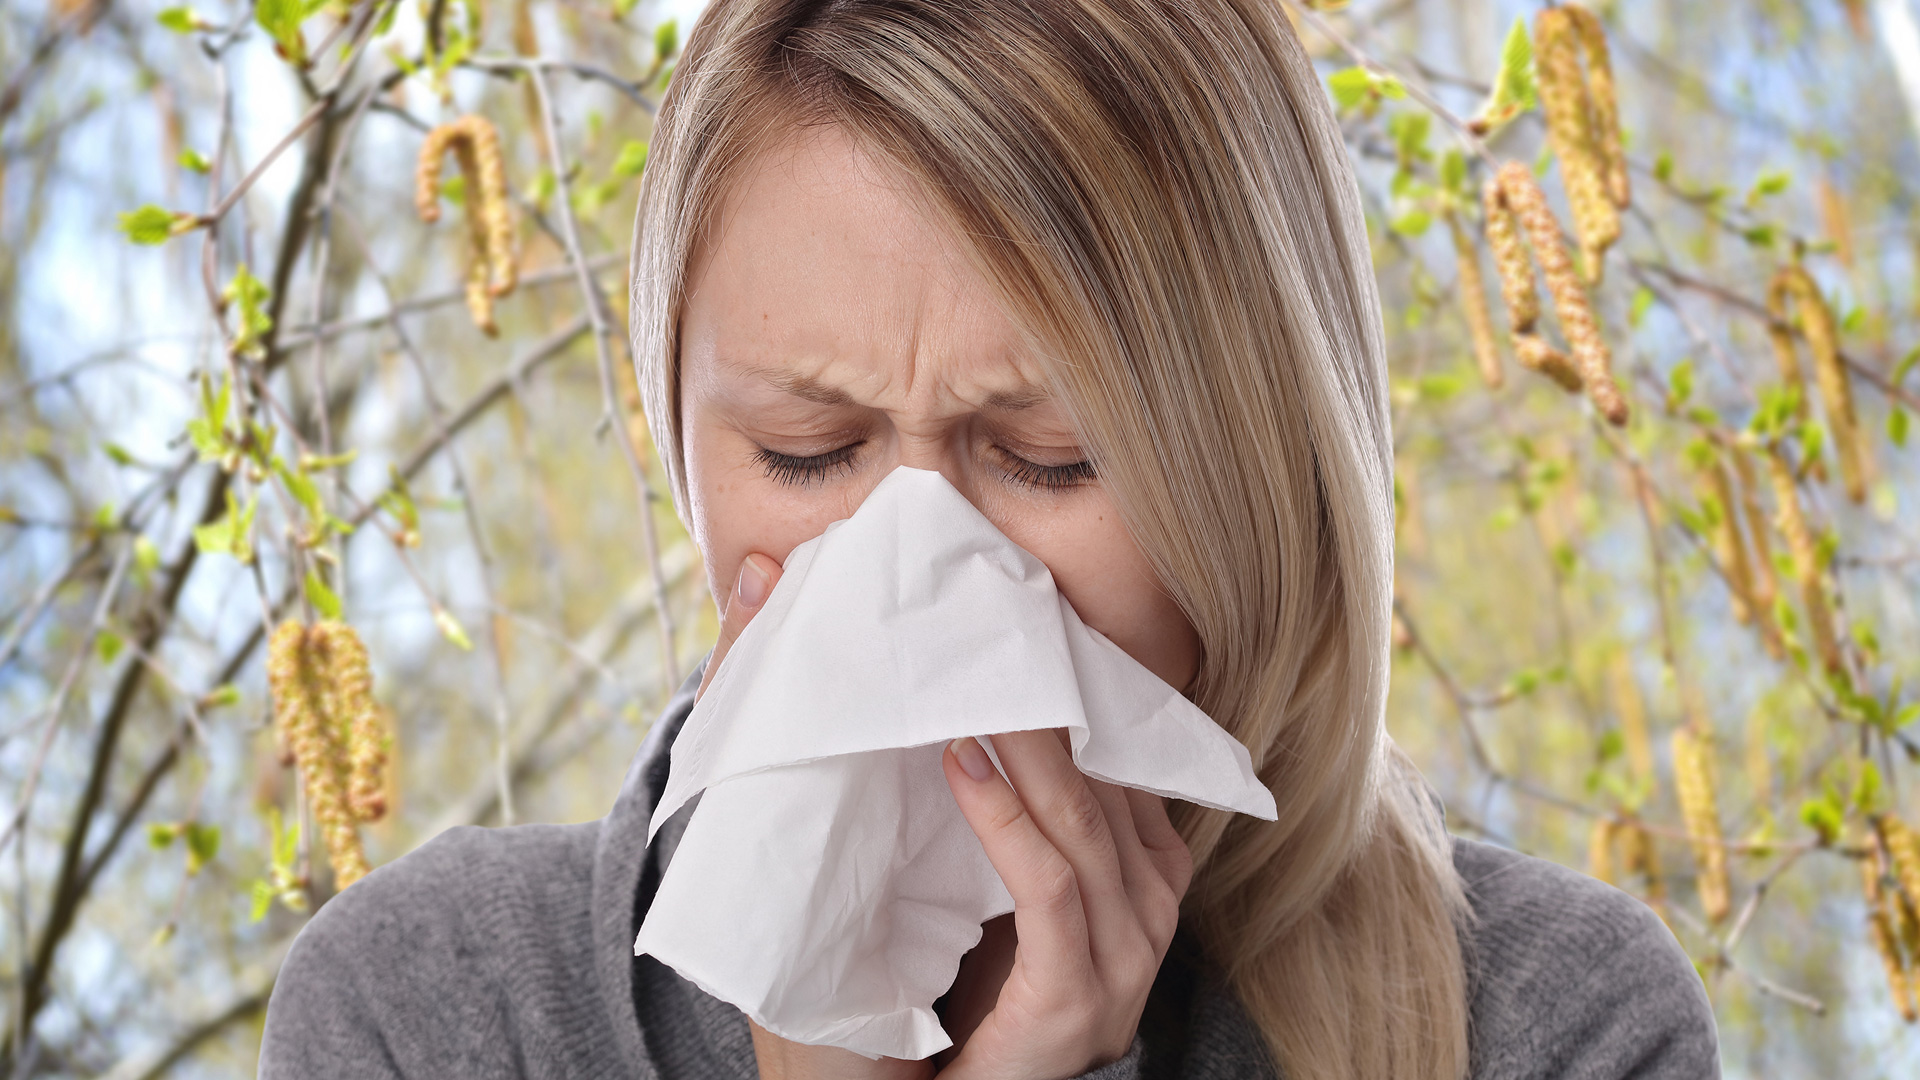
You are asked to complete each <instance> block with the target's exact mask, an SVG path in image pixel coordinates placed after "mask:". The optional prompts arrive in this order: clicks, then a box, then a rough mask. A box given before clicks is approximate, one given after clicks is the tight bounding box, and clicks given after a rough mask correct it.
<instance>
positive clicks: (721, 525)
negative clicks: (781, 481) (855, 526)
mask: <svg viewBox="0 0 1920 1080" xmlns="http://www.w3.org/2000/svg"><path fill="white" fill-rule="evenodd" d="M685 439H686V443H685V452H686V463H687V495H688V500H687V503H688V505H687V509H688V514H689V517H691V519H692V521H691V523H690V524H691V525H692V532H693V540H694V543H695V544H696V545H698V546H699V548H700V556H701V559H702V560H703V561H704V563H705V565H706V568H707V584H708V586H709V587H710V588H711V589H712V590H713V596H714V601H715V603H716V604H718V605H719V607H720V609H721V611H722V612H723V613H724V612H725V610H726V599H727V594H728V592H729V591H730V590H731V589H732V588H733V583H734V579H735V578H736V577H738V575H739V573H740V563H741V562H742V561H743V560H744V559H746V557H747V556H748V555H751V554H753V553H755V552H758V553H760V554H762V555H766V556H768V557H770V558H772V559H773V560H774V561H776V562H779V563H781V564H783V565H784V564H785V563H786V561H787V556H788V554H790V553H791V552H792V551H793V549H794V548H795V547H797V546H799V545H800V544H801V543H803V542H805V541H807V540H811V539H813V538H814V537H816V536H818V535H820V533H821V532H823V531H824V530H825V529H826V527H827V526H828V525H829V524H831V523H832V522H834V521H837V520H839V519H841V518H844V517H846V516H848V515H849V514H851V513H852V512H853V509H854V505H857V503H858V497H857V496H856V497H855V498H854V500H853V505H848V504H847V503H846V501H845V500H842V499H822V498H820V497H819V496H818V494H817V493H816V494H813V495H808V494H806V493H804V492H799V491H796V492H795V493H794V494H788V493H786V492H784V491H783V490H782V489H780V488H779V487H778V486H777V485H775V484H772V483H769V482H768V480H767V478H766V476H765V472H764V470H763V469H762V468H761V467H760V466H759V465H757V464H755V463H754V461H753V460H752V453H753V447H752V446H751V444H750V443H749V442H748V441H747V440H745V439H744V438H743V437H742V436H741V435H740V434H739V433H738V432H737V431H734V430H732V429H731V428H727V427H724V426H715V425H713V424H707V423H702V422H701V421H700V420H699V419H698V418H697V417H690V418H689V422H688V426H687V431H686V435H685Z"/></svg>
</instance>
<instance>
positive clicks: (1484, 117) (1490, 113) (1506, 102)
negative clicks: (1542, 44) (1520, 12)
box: [1473, 17, 1537, 133]
mask: <svg viewBox="0 0 1920 1080" xmlns="http://www.w3.org/2000/svg"><path fill="white" fill-rule="evenodd" d="M1536 97H1537V92H1536V89H1535V87H1534V81H1533V41H1532V40H1531V39H1530V38H1528V37H1527V22H1526V19H1525V18H1521V17H1516V18H1515V19H1514V20H1513V26H1512V27H1511V28H1509V29H1508V30H1507V40H1506V41H1505V42H1504V43H1503V44H1502V45H1501V46H1500V71H1499V73H1498V74H1496V75H1495V76H1494V78H1493V90H1492V92H1491V93H1489V94H1488V95H1487V101H1486V104H1484V105H1482V106H1480V113H1479V115H1477V116H1475V117H1474V118H1473V127H1474V128H1475V130H1478V131H1482V132H1485V133H1492V132H1494V131H1498V130H1499V129H1500V128H1502V127H1505V126H1506V125H1507V124H1508V123H1510V122H1511V121H1512V120H1513V118H1514V117H1516V116H1519V115H1520V114H1521V113H1524V112H1526V111H1527V110H1529V109H1531V108H1533V107H1534V103H1535V99H1536Z"/></svg>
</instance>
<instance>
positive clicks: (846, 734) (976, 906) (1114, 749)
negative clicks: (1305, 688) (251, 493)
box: [634, 466, 1275, 1058]
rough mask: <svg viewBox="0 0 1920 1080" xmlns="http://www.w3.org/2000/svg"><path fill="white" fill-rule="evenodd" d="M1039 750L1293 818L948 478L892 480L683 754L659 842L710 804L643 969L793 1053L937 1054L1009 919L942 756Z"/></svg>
mask: <svg viewBox="0 0 1920 1080" xmlns="http://www.w3.org/2000/svg"><path fill="white" fill-rule="evenodd" d="M1039 728H1066V729H1067V730H1068V734H1069V737H1070V743H1071V747H1072V752H1073V759H1074V762H1075V763H1076V764H1077V765H1078V766H1079V767H1080V769H1081V771H1082V772H1084V773H1086V774H1087V775H1089V776H1093V777H1098V778H1100V779H1102V780H1107V781H1109V782H1111V783H1115V784H1123V785H1126V786H1129V787H1136V788H1142V789H1145V790H1147V791H1152V792H1156V793H1158V794H1161V795H1166V796H1170V797H1173V798H1179V799H1185V800H1187V801H1190V802H1195V803H1199V804H1201V805H1203V806H1210V807H1215V808H1217V809H1225V810H1237V811H1240V812H1242V813H1249V814H1253V815H1255V816H1257V817H1262V818H1266V819H1268V820H1272V819H1273V818H1274V816H1275V808H1274V803H1273V796H1272V794H1271V793H1270V792H1268V791H1267V789H1266V788H1265V787H1264V786H1263V785H1262V784H1261V783H1260V782H1259V780H1258V779H1257V778H1256V777H1255V776H1254V774H1253V767H1252V762H1251V760H1250V759H1249V758H1248V756H1247V751H1246V748H1245V747H1243V746H1241V745H1240V744H1239V743H1238V742H1237V741H1235V740H1234V739H1233V738H1232V737H1231V736H1229V735H1228V734H1227V733H1226V732H1225V731H1223V730H1222V729H1221V728H1220V727H1219V726H1218V725H1217V724H1215V723H1214V722H1213V721H1212V720H1211V719H1209V718H1208V717H1207V715H1206V714H1205V713H1203V712H1201V711H1200V710H1199V709H1198V708H1196V707H1195V706H1194V705H1193V703H1192V702H1189V701H1188V700H1187V699H1186V698H1184V697H1182V696H1181V695H1180V693H1179V692H1178V691H1176V690H1175V689H1174V688H1173V687H1171V686H1168V685H1167V684H1166V683H1165V682H1163V681H1161V680H1160V679H1159V678H1158V677H1157V676H1155V675H1154V674H1153V673H1152V672H1151V671H1149V670H1147V669H1146V668H1145V667H1143V666H1141V665H1140V664H1139V663H1138V662H1136V661H1135V660H1134V659H1133V658H1131V657H1129V656H1128V655H1127V654H1126V653H1125V652H1123V651H1121V649H1120V648H1119V647H1118V646H1116V645H1114V644H1113V643H1112V642H1111V641H1109V640H1107V639H1106V638H1105V637H1103V636H1101V635H1100V634H1099V633H1098V632H1097V631H1095V630H1093V629H1091V628H1089V627H1088V626H1086V625H1085V624H1084V623H1082V622H1081V621H1080V619H1079V617H1078V616H1077V615H1076V614H1074V611H1073V608H1072V607H1071V606H1069V605H1068V603H1067V601H1066V598H1065V597H1063V596H1061V595H1060V594H1059V592H1058V590H1056V589H1055V588H1054V585H1053V577H1052V575H1051V574H1049V573H1048V572H1047V568H1046V566H1045V565H1044V564H1042V563H1041V562H1040V560H1038V559H1036V558H1034V557H1033V556H1032V555H1030V554H1028V553H1027V552H1026V551H1025V550H1023V549H1022V548H1020V547H1019V546H1018V545H1016V544H1015V543H1013V541H1011V540H1009V539H1007V537H1006V536H1005V535H1004V534H1002V533H1001V532H1000V531H999V530H998V529H997V528H995V527H994V525H993V523H992V522H990V521H988V520H987V519H986V518H985V517H984V516H982V515H981V514H980V512H979V511H977V510H975V509H974V508H973V505H972V504H971V503H969V502H967V500H966V498H965V497H964V496H963V495H961V494H960V493H959V492H958V491H957V490H955V489H954V487H953V486H952V485H951V484H949V483H948V482H947V481H946V479H945V478H944V477H942V476H941V475H940V474H939V473H937V472H929V471H925V470H921V469H911V468H906V467H904V466H903V467H901V468H899V469H896V470H894V472H893V473H892V474H891V475H889V476H888V477H887V478H886V479H885V480H883V481H881V483H880V484H879V486H877V487H875V488H874V490H873V491H872V493H871V494H869V495H868V496H867V498H866V501H865V502H863V503H862V504H861V505H860V508H859V510H858V511H857V512H855V514H854V515H853V516H852V517H851V518H848V519H846V520H844V521H836V522H834V523H833V524H832V525H829V526H827V530H826V532H824V533H822V534H821V535H820V536H818V537H816V538H814V539H812V540H809V541H807V542H806V543H804V544H801V545H800V546H798V547H796V548H794V549H793V552H792V553H791V554H790V555H789V556H788V557H787V561H786V565H785V568H784V571H783V573H782V576H781V578H780V583H779V585H778V586H776V587H775V588H774V590H773V592H772V594H771V595H770V596H768V598H767V600H766V603H765V605H764V606H763V607H762V608H761V610H760V612H759V613H758V614H757V615H755V616H754V618H753V621H752V622H750V623H749V624H748V625H747V628H746V630H745V631H744V632H742V633H741V635H740V637H739V639H738V640H737V641H735V642H734V645H733V648H732V649H731V650H730V651H729V652H728V653H727V656H726V658H725V660H724V661H723V662H722V663H721V665H720V669H719V670H718V671H717V672H715V674H714V677H713V681H712V683H711V684H709V685H708V687H707V689H706V691H705V693H703V694H702V695H701V698H700V700H699V702H698V703H696V704H695V706H694V708H693V712H692V714H691V715H689V716H688V718H687V721H686V726H685V728H683V729H682V730H681V732H680V734H679V737H678V738H677V739H676V740H675V741H674V744H673V750H672V757H671V768H670V770H669V775H668V780H667V787H666V791H665V792H664V793H663V794H662V797H661V800H660V806H659V809H658V810H657V811H656V812H655V813H654V815H653V818H652V821H651V823H650V824H649V826H648V839H649V840H651V839H652V834H653V832H654V831H656V830H658V828H659V827H660V823H661V822H663V821H665V820H666V819H667V818H668V817H669V816H671V815H672V814H673V812H674V811H675V810H677V809H679V808H680V807H681V806H682V805H684V804H685V803H686V802H687V800H689V799H691V798H692V797H693V796H694V795H696V794H700V796H701V797H700V802H699V804H698V805H697V806H696V807H695V808H694V811H693V816H692V819H691V820H690V821H689V822H688V824H687V829H686V833H685V835H683V836H682V837H681V839H680V842H679V845H678V847H676V848H675V850H674V854H673V858H672V860H671V861H670V862H669V863H668V866H667V872H666V874H665V876H664V878H663V880H662V881H661V883H660V887H659V890H658V892H657V893H656V895H655V896H654V898H653V902H652V904H651V905H650V906H649V908H648V910H647V916H646V919H645V921H644V922H643V923H642V924H641V927H640V934H639V937H638V938H637V939H636V940H635V941H634V954H635V955H639V954H641V953H648V954H651V955H653V956H654V957H656V958H658V959H659V960H660V961H661V962H663V963H665V964H667V965H668V966H670V967H672V968H673V969H674V970H675V971H677V972H679V973H680V974H681V975H682V976H683V977H685V978H686V979H688V980H689V981H691V982H693V983H694V984H695V985H697V986H699V987H701V988H702V989H703V990H705V991H706V992H708V993H710V994H712V995H714V996H715V997H718V998H720V999H721V1000H723V1001H727V1002H729V1003H731V1004H733V1005H734V1006H736V1007H738V1008H739V1009H740V1010H741V1011H742V1012H744V1013H746V1014H747V1015H748V1016H750V1017H752V1018H753V1020H754V1021H755V1022H757V1023H758V1024H760V1026H762V1027H764V1028H766V1029H767V1030H768V1031H771V1032H773V1033H774V1034H776V1035H780V1036H781V1037H783V1038H787V1039H791V1040H794V1041H796V1042H802V1043H811V1044H825V1045H831V1046H838V1047H843V1048H845V1049H848V1050H852V1051H855V1052H856V1053H860V1054H864V1055H866V1056H868V1057H879V1056H885V1057H898V1058H924V1057H928V1056H930V1055H932V1054H934V1053H936V1052H938V1051H940V1050H943V1049H945V1048H946V1047H948V1046H950V1045H952V1041H951V1040H950V1039H949V1038H948V1037H947V1034H946V1032H945V1031H944V1030H943V1029H942V1028H941V1026H940V1021H939V1018H938V1017H937V1016H936V1015H935V1014H934V1012H933V1009H932V1005H933V1002H934V1001H935V1000H936V999H937V998H939V996H940V995H941V994H943V993H945V992H946V991H947V988H948V987H949V986H951V985H952V983H953V978H954V975H955V974H956V973H957V972H958V970H959V966H960V959H961V957H962V956H963V955H965V954H966V952H967V950H969V949H971V948H973V946H974V945H976V944H978V942H979V940H980V926H981V924H982V923H984V922H986V921H987V920H988V919H990V918H993V917H994V916H996V915H1002V914H1005V913H1006V912H1009V911H1012V910H1013V901H1012V899H1011V898H1010V897H1009V896H1008V895H1007V891H1006V887H1005V886H1004V885H1003V884H1002V883H1001V881H1000V877H999V875H998V874H997V873H996V872H995V871H994V869H993V866H992V864H991V863H989V862H988V861H987V857H986V853H985V851H984V850H983V849H982V848H981V846H980V841H979V840H978V839H977V838H976V837H975V836H974V834H973V831H972V829H971V828H969V827H968V825H967V822H966V819H965V817H963V816H962V815H961V813H960V809H959V807H958V806H957V805H956V804H955V803H954V801H953V794H952V792H951V790H950V789H949V788H948V786H947V781H946V777H945V775H944V773H943V772H942V770H941V764H940V762H941V754H942V753H943V751H944V748H945V746H946V744H947V743H948V742H949V741H951V740H953V739H956V738H960V737H962V736H969V735H972V736H981V735H991V734H995V733H999V732H1008V731H1025V730H1033V729H1039ZM983 741H984V740H983ZM702 792H704V794H701V793H702Z"/></svg>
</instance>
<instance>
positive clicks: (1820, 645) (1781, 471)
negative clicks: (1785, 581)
mask: <svg viewBox="0 0 1920 1080" xmlns="http://www.w3.org/2000/svg"><path fill="white" fill-rule="evenodd" d="M1767 470H1768V472H1769V474H1770V475H1771V477H1772V480H1773V501H1774V502H1775V503H1778V504H1779V505H1778V507H1777V508H1776V510H1775V513H1776V515H1777V516H1776V517H1775V519H1774V524H1775V525H1776V526H1778V528H1779V529H1780V535H1781V537H1782V538H1783V539H1785V540H1786V542H1787V554H1788V556H1789V557H1790V558H1791V559H1792V560H1793V576H1794V578H1795V580H1796V581H1798V582H1799V585H1800V602H1801V604H1802V605H1803V606H1805V608H1806V609H1807V628H1808V632H1809V633H1811V634H1812V635H1813V645H1814V652H1815V654H1816V655H1817V656H1819V658H1820V662H1821V664H1822V665H1824V666H1825V667H1826V669H1827V671H1829V672H1832V673H1835V674H1838V673H1841V672H1844V671H1845V670H1846V666H1845V664H1844V663H1843V662H1842V660H1841V657H1840V642H1839V639H1838V638H1837V637H1835V635H1834V631H1833V610H1832V608H1830V607H1829V606H1828V604H1827V589H1826V584H1825V582H1824V581H1823V571H1822V568H1821V566H1820V552H1819V547H1818V545H1816V544H1815V543H1814V539H1813V530H1812V529H1811V528H1809V527H1808V526H1807V518H1806V515H1805V514H1804V513H1802V512H1801V509H1800V492H1799V489H1798V488H1797V487H1796V486H1795V485H1794V482H1793V466H1792V465H1791V464H1789V463H1788V461H1787V455H1786V451H1785V450H1782V449H1781V448H1780V447H1779V446H1778V445H1775V446H1773V447H1772V448H1771V452H1770V453H1769V454H1768V456H1767Z"/></svg>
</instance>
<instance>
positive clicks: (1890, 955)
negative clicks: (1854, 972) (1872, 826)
mask: <svg viewBox="0 0 1920 1080" xmlns="http://www.w3.org/2000/svg"><path fill="white" fill-rule="evenodd" d="M1867 846H1868V847H1869V848H1870V849H1872V850H1871V851H1870V853H1869V854H1868V855H1867V857H1866V858H1864V859H1861V860H1860V883H1861V891H1862V892H1863V893H1864V894H1865V896H1866V901H1867V936H1868V937H1869V938H1871V939H1872V940H1873V949H1874V951H1875V952H1877V953H1879V954H1880V964H1881V966H1882V967H1883V968H1885V969H1886V973H1887V992H1888V993H1889V994H1890V995H1891V996H1892V997H1893V1004H1894V1007H1895V1008H1896V1009H1898V1010H1900V1018H1901V1019H1903V1020H1905V1021H1906V1022H1907V1023H1909V1024H1911V1023H1913V1022H1914V1020H1915V1018H1916V1016H1917V1015H1920V1014H1916V1012H1915V1010H1914V986H1913V974H1912V972H1911V971H1910V970H1909V969H1908V965H1907V963H1906V959H1905V957H1903V956H1902V955H1901V950H1900V943H1899V941H1898V940H1897V939H1896V937H1895V935H1894V920H1893V917H1892V916H1893V912H1894V911H1895V910H1896V907H1895V904H1894V903H1890V902H1889V901H1890V900H1892V899H1893V898H1891V897H1889V896H1888V895H1887V893H1886V889H1885V887H1884V886H1883V885H1882V879H1883V878H1884V877H1885V875H1886V869H1887V868H1886V866H1885V864H1884V863H1883V862H1882V861H1881V856H1880V849H1879V846H1878V845H1875V844H1869V845H1867Z"/></svg>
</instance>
